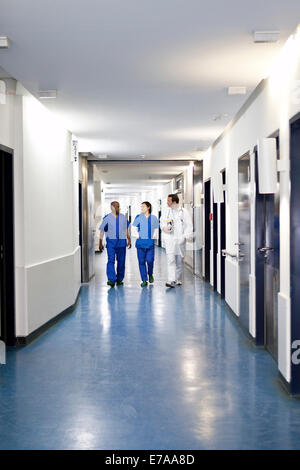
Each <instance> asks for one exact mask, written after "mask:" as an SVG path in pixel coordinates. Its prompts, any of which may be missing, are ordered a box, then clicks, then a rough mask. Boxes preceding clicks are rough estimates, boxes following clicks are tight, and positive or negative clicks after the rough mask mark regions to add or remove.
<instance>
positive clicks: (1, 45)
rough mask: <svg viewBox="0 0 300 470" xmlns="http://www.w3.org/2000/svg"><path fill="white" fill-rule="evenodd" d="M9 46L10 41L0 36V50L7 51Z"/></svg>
mask: <svg viewBox="0 0 300 470" xmlns="http://www.w3.org/2000/svg"><path fill="white" fill-rule="evenodd" d="M9 46H10V40H9V39H8V37H7V36H0V49H8V48H9Z"/></svg>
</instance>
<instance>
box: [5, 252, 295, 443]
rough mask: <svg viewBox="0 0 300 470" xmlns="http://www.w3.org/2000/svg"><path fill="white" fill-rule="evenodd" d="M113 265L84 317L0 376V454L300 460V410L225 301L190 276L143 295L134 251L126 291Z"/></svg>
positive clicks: (49, 335) (72, 318)
mask: <svg viewBox="0 0 300 470" xmlns="http://www.w3.org/2000/svg"><path fill="white" fill-rule="evenodd" d="M105 260H106V255H105V254H101V255H97V256H96V268H97V273H96V278H95V279H94V280H93V281H92V282H91V283H90V284H89V285H84V286H83V288H82V293H81V296H80V298H79V301H78V305H77V308H76V310H75V311H74V312H73V313H72V314H70V315H69V316H68V317H66V318H65V319H63V320H61V321H60V322H59V323H57V324H56V325H55V326H54V327H52V328H51V329H49V330H48V331H47V332H46V333H44V334H43V335H42V336H40V337H39V338H38V339H37V340H36V341H34V342H33V343H32V344H31V345H29V346H27V347H26V348H23V349H19V350H17V351H10V352H9V353H8V363H7V365H6V366H1V368H0V373H1V376H0V448H1V449H274V448H276V449H292V448H294V449H296V448H298V449H299V448H300V401H298V400H295V399H292V398H289V397H288V395H286V393H285V392H284V391H283V390H282V388H281V386H280V385H279V383H278V378H277V367H276V364H275V362H274V361H273V359H272V357H271V356H270V355H269V354H268V353H267V352H266V351H264V350H261V349H256V348H255V347H254V346H253V345H252V343H251V342H250V341H249V339H248V338H247V337H246V336H245V335H244V333H243V332H242V330H241V329H240V328H239V326H238V325H237V323H236V321H235V320H234V318H233V317H232V315H231V314H230V313H229V311H228V310H227V307H226V305H225V303H224V301H223V300H221V299H220V297H219V296H217V295H216V294H215V293H214V292H213V291H212V290H211V289H210V288H209V286H208V285H207V284H204V283H203V282H201V281H200V280H199V279H197V278H194V277H193V276H192V275H191V274H190V273H189V271H186V272H185V279H184V286H183V287H178V288H176V289H173V290H166V288H165V286H164V281H165V263H166V258H165V255H164V253H163V251H162V250H157V251H156V265H155V284H154V286H151V287H148V288H144V289H141V287H140V279H139V274H138V267H137V262H136V250H135V249H134V248H133V249H132V250H131V252H129V256H128V257H127V273H126V282H125V285H124V287H118V288H115V289H109V288H108V287H107V286H106V279H105Z"/></svg>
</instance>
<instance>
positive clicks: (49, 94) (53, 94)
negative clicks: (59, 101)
mask: <svg viewBox="0 0 300 470" xmlns="http://www.w3.org/2000/svg"><path fill="white" fill-rule="evenodd" d="M39 98H40V99H41V100H46V99H53V98H57V91H56V90H42V91H39Z"/></svg>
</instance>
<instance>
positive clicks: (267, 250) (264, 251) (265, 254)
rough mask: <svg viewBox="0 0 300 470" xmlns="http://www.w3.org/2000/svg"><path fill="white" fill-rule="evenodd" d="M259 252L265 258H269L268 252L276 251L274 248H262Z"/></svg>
mask: <svg viewBox="0 0 300 470" xmlns="http://www.w3.org/2000/svg"><path fill="white" fill-rule="evenodd" d="M258 251H259V252H260V253H264V257H265V258H267V257H268V252H269V251H274V248H270V247H269V246H263V247H262V248H258Z"/></svg>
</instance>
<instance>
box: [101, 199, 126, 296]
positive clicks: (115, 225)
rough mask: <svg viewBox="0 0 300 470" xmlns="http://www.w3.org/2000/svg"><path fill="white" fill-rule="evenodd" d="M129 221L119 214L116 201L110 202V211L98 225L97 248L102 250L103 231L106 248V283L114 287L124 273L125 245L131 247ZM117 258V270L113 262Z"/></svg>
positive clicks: (122, 277)
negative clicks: (98, 239)
mask: <svg viewBox="0 0 300 470" xmlns="http://www.w3.org/2000/svg"><path fill="white" fill-rule="evenodd" d="M128 227H129V222H128V220H127V218H126V217H125V215H123V214H120V204H119V203H118V202H117V201H114V202H112V203H111V213H110V214H108V215H106V216H105V217H104V218H103V221H102V223H101V225H100V227H99V228H100V241H99V250H100V252H102V251H103V250H104V246H103V236H104V233H105V238H106V249H107V266H106V274H107V279H108V281H107V285H109V286H111V287H114V286H115V284H116V283H117V285H118V286H121V285H123V279H124V275H125V258H126V246H128V248H131V239H130V233H129V230H128ZM116 260H117V272H116V271H115V262H116Z"/></svg>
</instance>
